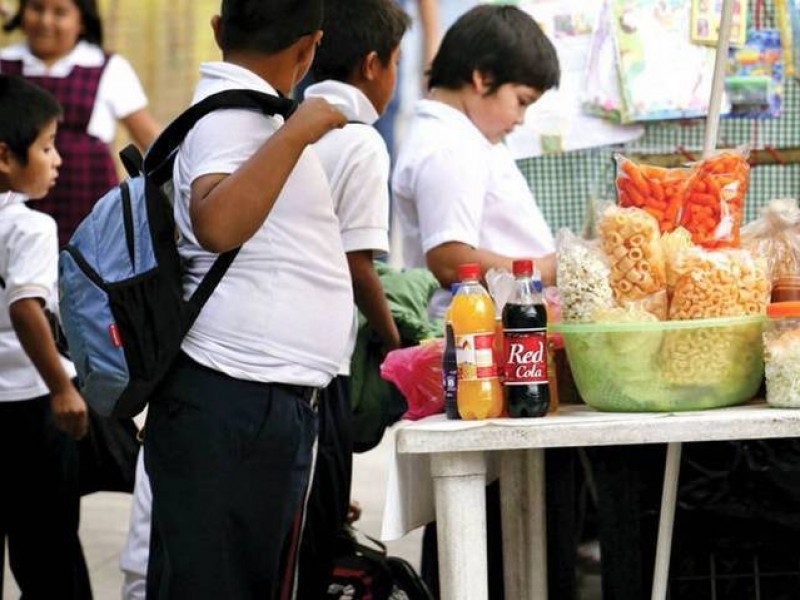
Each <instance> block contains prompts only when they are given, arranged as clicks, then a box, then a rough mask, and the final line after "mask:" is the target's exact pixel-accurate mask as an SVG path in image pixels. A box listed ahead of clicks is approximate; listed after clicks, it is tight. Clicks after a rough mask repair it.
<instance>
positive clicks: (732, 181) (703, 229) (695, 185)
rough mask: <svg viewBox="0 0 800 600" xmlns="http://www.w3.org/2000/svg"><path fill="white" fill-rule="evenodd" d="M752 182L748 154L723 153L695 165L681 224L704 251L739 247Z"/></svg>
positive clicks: (734, 151) (742, 152)
mask: <svg viewBox="0 0 800 600" xmlns="http://www.w3.org/2000/svg"><path fill="white" fill-rule="evenodd" d="M749 182H750V165H749V164H748V162H747V152H746V151H740V150H723V151H720V152H718V153H716V154H714V155H713V156H710V157H708V158H705V159H703V160H701V161H700V162H698V163H697V164H695V165H694V167H693V169H692V174H691V176H690V177H689V181H688V182H687V186H686V196H685V199H684V203H683V210H682V212H681V218H680V224H681V225H682V226H683V227H685V228H686V229H687V230H688V231H689V233H691V234H692V241H694V243H695V244H698V245H700V246H703V247H704V248H709V249H714V248H737V247H738V246H739V230H740V228H741V224H742V217H743V215H744V201H745V195H746V194H747V187H748V184H749Z"/></svg>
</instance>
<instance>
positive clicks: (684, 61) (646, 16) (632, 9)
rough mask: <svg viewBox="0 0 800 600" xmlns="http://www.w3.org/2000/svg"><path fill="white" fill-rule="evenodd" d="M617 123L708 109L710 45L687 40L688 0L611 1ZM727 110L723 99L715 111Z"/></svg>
mask: <svg viewBox="0 0 800 600" xmlns="http://www.w3.org/2000/svg"><path fill="white" fill-rule="evenodd" d="M613 8H614V11H613V28H614V38H615V41H616V49H617V60H618V64H619V74H620V85H621V89H622V98H623V102H624V110H623V114H622V121H623V122H625V123H627V122H632V121H651V120H661V119H684V118H693V117H702V116H705V115H706V114H707V113H708V103H709V99H710V96H711V82H712V78H713V73H714V59H715V55H716V52H715V50H714V48H710V47H707V46H699V45H696V44H692V43H691V41H690V40H689V13H690V10H691V0H613ZM729 110H730V106H729V104H728V102H727V99H724V101H723V106H722V107H721V113H722V114H726V113H727V112H728V111H729Z"/></svg>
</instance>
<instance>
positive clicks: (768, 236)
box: [742, 198, 800, 282]
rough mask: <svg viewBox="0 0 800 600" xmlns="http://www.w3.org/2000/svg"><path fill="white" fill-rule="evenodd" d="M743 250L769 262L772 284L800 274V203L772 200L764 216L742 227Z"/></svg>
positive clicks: (768, 268) (790, 200) (764, 209)
mask: <svg viewBox="0 0 800 600" xmlns="http://www.w3.org/2000/svg"><path fill="white" fill-rule="evenodd" d="M742 247H743V248H745V249H747V250H749V251H750V252H751V253H752V254H753V256H760V257H762V258H764V259H765V260H766V262H767V273H768V275H769V278H770V281H773V282H775V281H776V280H778V279H780V278H781V277H794V276H798V275H800V207H798V204H797V200H795V199H792V198H784V199H779V200H772V201H771V202H770V203H769V204H767V206H765V207H764V208H762V209H761V216H759V218H757V219H756V220H754V221H752V222H750V223H748V224H747V225H745V226H744V227H742Z"/></svg>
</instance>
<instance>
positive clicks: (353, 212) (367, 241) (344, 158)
mask: <svg viewBox="0 0 800 600" xmlns="http://www.w3.org/2000/svg"><path fill="white" fill-rule="evenodd" d="M305 97H306V98H314V97H317V98H323V99H325V100H327V101H328V102H329V103H331V104H332V105H333V106H335V107H336V108H338V109H339V110H341V111H342V113H344V115H345V116H346V117H347V120H348V121H358V123H351V124H348V125H346V126H345V127H343V128H342V129H334V130H333V131H330V132H328V133H327V134H326V135H325V136H323V137H322V139H320V140H319V141H318V142H317V143H316V144H314V151H315V152H316V153H317V155H318V156H319V159H320V162H321V163H322V168H323V169H325V174H326V175H327V176H328V182H329V183H330V186H331V195H332V196H333V207H334V211H335V212H336V216H337V217H338V219H339V231H340V232H341V236H342V245H343V246H344V251H345V252H357V251H361V250H372V251H373V252H388V251H389V169H390V165H391V162H390V159H389V151H388V150H387V149H386V142H384V141H383V138H382V137H381V135H380V134H379V133H378V132H377V130H376V129H375V128H374V127H372V124H373V123H375V121H377V120H378V117H379V116H380V115H379V114H378V111H377V110H375V107H374V106H373V105H372V102H371V101H370V100H369V98H367V96H366V95H365V94H364V93H363V92H362V91H361V90H359V89H358V88H356V87H354V86H352V85H349V84H347V83H342V82H340V81H333V80H328V81H322V82H320V83H316V84H314V85H311V86H309V87H308V88H307V89H306V92H305ZM356 333H357V331H356V330H355V328H354V329H353V333H352V335H351V339H350V351H349V352H348V356H347V358H346V359H345V362H344V364H342V368H341V369H340V371H339V373H340V374H342V375H349V373H350V356H351V355H352V351H353V348H355V343H356Z"/></svg>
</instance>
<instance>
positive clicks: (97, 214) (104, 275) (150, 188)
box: [58, 90, 297, 417]
mask: <svg viewBox="0 0 800 600" xmlns="http://www.w3.org/2000/svg"><path fill="white" fill-rule="evenodd" d="M296 106H297V105H296V103H295V102H294V101H292V100H289V99H286V98H279V97H276V96H270V95H267V94H262V93H260V92H255V91H251V90H229V91H225V92H220V93H218V94H214V95H212V96H209V97H208V98H206V99H204V100H202V101H201V102H199V103H197V104H195V105H193V106H192V107H190V108H189V109H187V110H186V111H185V112H184V113H182V114H181V115H180V116H179V117H177V118H176V119H175V120H174V121H173V122H172V123H171V124H170V125H169V126H168V127H167V128H166V129H165V130H164V132H163V133H162V134H161V135H160V136H159V138H158V139H157V140H156V141H155V142H154V143H153V146H152V147H151V149H150V150H149V151H148V153H147V155H146V156H145V158H144V159H143V160H142V157H141V155H140V154H139V153H138V150H136V149H135V147H128V148H126V149H125V150H123V151H122V152H121V153H120V157H121V159H122V162H123V164H124V165H125V167H126V169H127V170H128V172H129V174H130V178H129V179H127V180H126V181H123V182H122V183H120V184H119V185H118V186H116V187H114V188H113V189H111V190H110V191H109V192H108V193H107V194H106V195H105V196H103V197H102V198H101V199H100V200H98V202H97V203H96V204H95V206H94V208H93V209H92V211H91V213H89V215H88V216H87V217H86V218H85V219H84V220H83V221H82V222H81V224H80V225H79V226H78V228H77V229H76V230H75V233H74V235H73V236H72V239H71V240H70V242H69V244H67V245H66V246H65V247H64V249H63V250H62V251H61V253H60V255H59V265H58V266H59V296H60V302H61V319H62V323H63V327H64V333H65V335H66V338H67V343H68V345H69V351H70V355H71V358H72V360H73V362H74V363H75V368H76V369H77V371H78V381H79V384H80V389H81V393H82V394H83V396H84V398H85V399H86V401H87V402H88V403H89V404H90V405H91V406H92V408H94V409H95V410H96V411H97V412H98V413H100V414H101V415H104V416H109V415H114V416H118V417H129V416H133V415H136V414H138V413H139V412H141V411H142V410H143V409H144V407H145V405H146V404H147V401H148V398H149V397H150V396H151V394H152V393H153V391H154V390H155V388H156V386H157V385H158V383H159V381H161V379H163V377H164V376H165V375H166V373H167V371H168V370H169V368H170V366H171V364H172V362H173V360H174V359H175V357H176V356H177V354H178V352H179V351H180V346H181V342H182V341H183V338H184V337H185V335H186V333H187V332H188V331H189V329H190V328H191V326H192V324H193V323H194V321H195V319H196V318H197V316H198V314H199V313H200V310H201V309H202V308H203V305H204V304H205V303H206V301H207V300H208V298H209V297H210V296H211V293H212V292H213V291H214V288H215V287H216V286H217V284H218V283H219V281H220V280H221V279H222V277H223V275H224V274H225V272H226V270H227V269H228V267H229V266H230V264H231V262H232V261H233V259H234V257H235V256H236V253H237V252H238V249H235V250H231V251H229V252H226V253H224V254H221V255H219V256H218V257H217V259H216V261H215V262H214V264H213V266H212V267H211V269H210V270H209V272H208V273H207V274H206V276H205V277H204V278H203V280H202V281H201V282H200V284H199V286H198V287H197V290H196V291H195V292H194V293H193V294H192V296H191V297H190V298H189V299H187V300H184V299H183V286H182V282H181V277H182V268H181V259H180V256H179V255H178V249H177V244H176V232H177V231H176V227H175V220H174V216H173V204H172V192H171V180H172V167H173V163H174V161H175V156H176V154H177V151H178V148H179V146H180V144H181V142H182V141H183V139H184V137H186V134H187V133H188V132H189V131H190V130H191V128H192V127H193V126H194V125H195V123H197V121H198V120H199V119H201V118H202V117H203V116H205V115H207V114H208V113H210V112H211V111H214V110H218V109H222V108H247V109H252V110H257V111H261V112H263V113H265V114H267V115H274V114H280V115H283V116H284V117H286V118H288V117H289V116H290V115H291V113H292V112H293V111H294V109H295V108H296Z"/></svg>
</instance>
